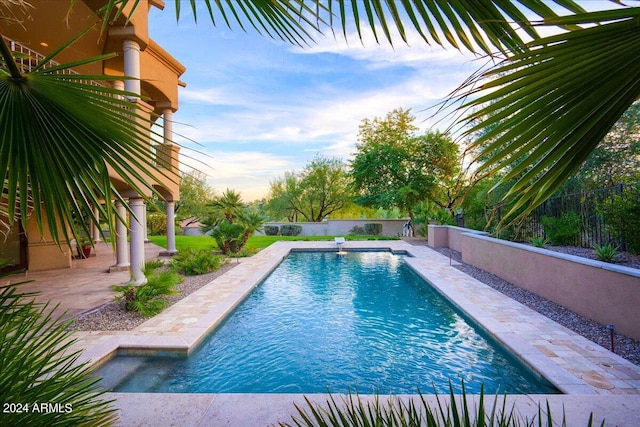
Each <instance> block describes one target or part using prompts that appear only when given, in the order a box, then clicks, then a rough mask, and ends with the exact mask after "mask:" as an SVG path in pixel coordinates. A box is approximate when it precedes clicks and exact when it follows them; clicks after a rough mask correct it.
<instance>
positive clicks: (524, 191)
mask: <svg viewBox="0 0 640 427" xmlns="http://www.w3.org/2000/svg"><path fill="white" fill-rule="evenodd" d="M603 20H606V21H611V22H609V23H604V24H600V23H601V22H602V21H603ZM553 22H554V23H562V24H578V23H579V24H600V25H594V26H591V27H587V28H584V29H580V30H574V31H569V32H566V33H563V34H559V35H555V36H550V37H546V38H543V39H540V40H536V41H533V42H531V43H529V44H528V45H527V48H528V50H527V51H526V52H525V53H520V54H518V55H515V56H513V57H512V58H509V59H508V60H506V61H505V62H503V63H502V64H499V65H498V66H496V67H495V68H493V69H491V70H489V71H488V72H486V73H484V74H483V75H481V76H480V78H479V80H474V81H472V82H471V83H470V85H469V86H467V87H466V88H465V89H464V90H463V91H461V93H460V95H461V96H462V97H475V98H474V99H473V100H471V101H469V102H467V103H465V104H464V105H463V106H462V107H461V108H462V109H477V111H475V112H474V113H472V114H470V115H468V116H467V117H466V120H467V122H468V123H469V124H473V123H477V124H475V125H472V126H471V127H470V128H469V129H468V130H467V131H466V136H469V135H472V134H474V133H476V132H480V131H483V130H486V132H485V133H484V135H483V136H482V137H481V138H479V139H478V140H476V141H475V143H474V146H475V147H484V148H483V150H482V151H481V152H480V154H479V156H478V157H481V158H483V164H482V165H481V166H480V170H486V171H488V172H490V173H497V172H498V171H500V170H501V169H503V168H506V170H507V172H506V173H505V174H504V176H503V178H502V179H501V180H500V181H499V182H498V185H500V184H503V183H505V182H507V181H509V180H512V179H516V183H515V185H513V186H512V187H511V189H510V191H509V192H507V194H506V195H505V198H509V197H516V200H517V201H516V203H515V205H514V206H513V208H512V210H511V211H510V212H509V214H508V215H507V217H509V215H513V214H514V213H515V212H516V211H518V210H520V212H521V213H519V215H518V216H522V215H526V214H527V213H529V212H531V210H533V209H534V208H535V207H536V206H537V205H539V204H540V203H542V202H543V201H544V200H546V199H547V198H548V197H549V196H551V194H553V193H554V192H555V191H556V190H557V189H558V188H559V187H560V186H561V185H562V184H563V183H564V181H565V180H566V179H567V178H568V177H569V176H571V174H572V173H574V172H575V170H576V169H577V168H578V167H580V165H581V164H582V163H583V162H584V160H585V159H586V158H587V157H588V155H589V154H590V153H591V152H592V151H593V149H594V148H595V147H596V146H597V145H598V143H599V142H600V141H601V140H602V138H603V137H604V136H605V135H606V134H607V132H608V131H609V130H610V129H611V128H612V127H613V125H614V124H615V122H616V121H617V120H618V119H619V118H620V116H622V114H623V113H624V112H625V111H626V110H627V109H628V108H629V107H630V106H631V104H632V103H633V102H634V101H636V100H637V99H638V98H639V97H640V33H639V32H638V26H639V25H640V8H627V9H620V10H616V11H607V12H599V13H594V14H592V15H591V14H581V15H576V16H573V17H571V18H563V19H560V20H555V21H553ZM478 83H480V84H478ZM473 85H476V86H475V87H474V86H473ZM523 207H525V209H524V210H522V209H521V208H523Z"/></svg>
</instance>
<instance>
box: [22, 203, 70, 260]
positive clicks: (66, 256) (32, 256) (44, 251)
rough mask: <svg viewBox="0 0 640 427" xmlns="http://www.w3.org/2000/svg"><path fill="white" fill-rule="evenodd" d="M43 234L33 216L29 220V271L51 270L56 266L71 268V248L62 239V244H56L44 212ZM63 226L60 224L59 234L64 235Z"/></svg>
mask: <svg viewBox="0 0 640 427" xmlns="http://www.w3.org/2000/svg"><path fill="white" fill-rule="evenodd" d="M42 222H43V224H44V227H43V234H40V231H39V230H38V225H37V223H36V221H35V219H34V218H33V217H31V218H29V221H28V222H27V230H26V232H27V238H28V240H29V244H28V246H27V253H28V258H29V266H28V269H29V271H39V270H50V269H56V268H71V255H72V254H71V249H70V248H69V247H68V246H67V242H66V241H65V240H64V239H62V241H61V243H60V246H58V245H56V244H55V242H54V241H53V238H52V237H51V231H50V229H49V227H47V226H46V224H47V216H46V213H43V218H42ZM62 232H63V230H62V228H61V227H60V226H58V234H59V235H60V236H62Z"/></svg>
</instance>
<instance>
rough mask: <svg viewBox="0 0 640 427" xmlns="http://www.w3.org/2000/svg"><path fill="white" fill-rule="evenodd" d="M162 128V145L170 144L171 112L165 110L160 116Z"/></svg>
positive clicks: (171, 139)
mask: <svg viewBox="0 0 640 427" xmlns="http://www.w3.org/2000/svg"><path fill="white" fill-rule="evenodd" d="M162 120H163V123H162V128H163V130H164V134H163V136H164V143H165V144H172V141H173V111H171V109H170V108H166V109H165V110H164V112H163V114H162Z"/></svg>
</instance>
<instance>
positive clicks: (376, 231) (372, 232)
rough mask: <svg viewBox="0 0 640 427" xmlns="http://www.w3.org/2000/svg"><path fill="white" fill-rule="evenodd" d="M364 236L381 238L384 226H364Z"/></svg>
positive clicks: (373, 224)
mask: <svg viewBox="0 0 640 427" xmlns="http://www.w3.org/2000/svg"><path fill="white" fill-rule="evenodd" d="M364 234H366V235H367V236H379V235H380V234H382V224H380V223H377V222H376V223H369V224H365V225H364Z"/></svg>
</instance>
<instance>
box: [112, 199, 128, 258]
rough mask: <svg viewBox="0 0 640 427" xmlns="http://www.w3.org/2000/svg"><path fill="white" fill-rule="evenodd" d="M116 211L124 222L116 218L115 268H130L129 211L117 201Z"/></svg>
mask: <svg viewBox="0 0 640 427" xmlns="http://www.w3.org/2000/svg"><path fill="white" fill-rule="evenodd" d="M116 211H117V212H118V216H120V217H121V218H122V221H121V220H120V219H118V218H117V217H116V265H115V266H114V267H119V268H125V267H129V244H128V243H127V223H126V219H127V210H126V209H125V207H124V205H123V204H122V203H120V202H119V201H116Z"/></svg>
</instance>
